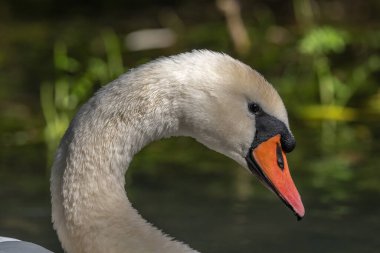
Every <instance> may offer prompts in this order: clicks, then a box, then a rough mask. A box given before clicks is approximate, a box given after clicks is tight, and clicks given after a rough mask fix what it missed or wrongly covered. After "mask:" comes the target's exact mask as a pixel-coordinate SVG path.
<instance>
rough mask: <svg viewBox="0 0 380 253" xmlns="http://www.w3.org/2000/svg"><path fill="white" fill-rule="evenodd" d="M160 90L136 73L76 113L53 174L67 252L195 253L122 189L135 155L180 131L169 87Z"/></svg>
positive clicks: (56, 214)
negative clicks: (143, 213) (145, 215)
mask: <svg viewBox="0 0 380 253" xmlns="http://www.w3.org/2000/svg"><path fill="white" fill-rule="evenodd" d="M159 82H162V84H161V86H160V87H157V83H154V85H153V83H152V81H151V80H146V78H145V77H144V78H143V79H142V78H141V77H139V73H134V72H132V73H130V74H128V75H126V76H124V77H121V78H120V79H118V80H116V81H114V82H113V83H111V84H109V85H107V86H106V87H105V88H103V89H101V90H100V91H99V92H98V93H97V94H96V95H95V96H94V97H93V98H92V99H90V100H89V101H88V102H87V103H86V104H85V105H84V106H83V107H82V108H81V109H80V111H79V112H78V114H77V116H76V117H75V118H74V120H73V121H72V123H71V125H70V127H69V129H68V130H67V132H66V134H65V136H64V137H63V139H62V142H61V144H60V147H59V148H58V151H57V155H56V159H55V162H54V165H53V169H52V176H51V192H52V218H53V223H54V227H55V229H56V230H57V233H58V236H59V239H60V241H61V243H62V245H63V247H64V249H65V250H66V251H67V252H69V253H77V252H78V253H79V252H86V253H87V252H95V253H96V252H99V253H100V252H114V253H118V252H168V253H170V252H177V253H181V252H196V251H194V250H192V249H191V248H189V247H188V246H186V245H185V244H182V243H180V242H177V241H175V240H173V239H172V238H170V237H168V236H167V235H165V234H164V233H162V232H161V231H160V230H158V229H156V228H155V227H153V226H152V225H151V224H149V223H148V222H146V221H145V220H144V219H143V218H142V217H141V216H140V215H139V214H138V212H137V211H136V210H135V209H134V208H133V207H132V205H131V203H130V202H129V200H128V197H127V195H126V192H125V189H124V186H125V176H124V174H125V173H126V171H127V168H128V165H129V163H130V162H131V160H132V158H133V155H134V154H136V153H137V152H138V151H139V150H140V149H141V148H143V147H144V146H145V145H147V144H148V143H150V142H152V141H154V140H157V139H160V138H163V137H168V136H171V135H174V134H176V133H177V131H178V125H179V123H178V108H177V106H176V103H177V102H176V101H175V100H174V99H173V98H174V97H176V95H175V94H173V93H172V92H171V90H172V89H171V88H170V85H171V82H170V81H168V80H159Z"/></svg>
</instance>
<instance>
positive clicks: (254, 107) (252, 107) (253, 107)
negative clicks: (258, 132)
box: [248, 103, 261, 114]
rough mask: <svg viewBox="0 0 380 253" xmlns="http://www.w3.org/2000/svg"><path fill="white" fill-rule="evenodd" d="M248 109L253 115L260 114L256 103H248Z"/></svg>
mask: <svg viewBox="0 0 380 253" xmlns="http://www.w3.org/2000/svg"><path fill="white" fill-rule="evenodd" d="M248 109H249V111H250V112H251V113H253V114H258V113H259V112H261V107H260V106H259V105H258V104H256V103H249V104H248Z"/></svg>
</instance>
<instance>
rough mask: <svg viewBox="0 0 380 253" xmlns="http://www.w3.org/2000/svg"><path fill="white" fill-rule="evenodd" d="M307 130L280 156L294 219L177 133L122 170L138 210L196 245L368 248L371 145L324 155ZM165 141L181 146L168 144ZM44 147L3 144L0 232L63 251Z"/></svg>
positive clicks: (240, 173)
mask: <svg viewBox="0 0 380 253" xmlns="http://www.w3.org/2000/svg"><path fill="white" fill-rule="evenodd" d="M297 135H299V134H298V133H296V136H297ZM308 136H309V135H307V134H305V135H303V134H302V137H303V138H298V149H299V150H298V151H296V152H294V153H292V154H290V155H289V164H290V168H291V169H292V172H293V175H294V180H295V182H296V184H297V186H298V189H299V191H300V193H301V195H302V198H303V201H304V204H305V208H306V216H305V218H304V220H302V221H301V222H297V221H296V218H295V217H294V216H293V214H292V213H291V211H290V210H288V209H287V208H286V207H285V206H284V205H283V204H282V202H281V201H279V200H278V198H277V197H276V196H275V195H274V194H272V193H270V192H269V191H267V190H266V189H264V187H262V186H261V185H259V183H258V181H257V180H256V179H255V178H254V177H253V176H251V175H249V173H248V172H246V171H244V170H242V169H237V168H236V167H237V165H235V164H234V163H232V162H229V160H227V159H224V158H222V157H221V156H220V155H218V154H216V153H214V152H211V151H206V149H205V148H204V147H202V146H201V145H199V144H196V143H194V142H193V141H189V140H186V139H173V140H167V141H164V142H161V143H158V144H157V143H156V144H153V145H151V146H150V147H148V148H147V149H145V150H144V151H143V152H142V153H141V154H139V155H138V156H137V157H136V159H135V160H134V162H133V164H132V167H131V170H130V173H128V176H127V177H128V182H129V183H128V185H127V189H128V196H129V198H130V199H131V201H132V203H133V204H134V206H135V207H136V208H137V209H138V210H140V212H141V214H142V215H143V216H144V217H145V218H146V219H148V220H149V221H151V222H152V223H153V224H155V225H156V226H158V227H159V228H162V229H163V230H164V231H165V232H167V233H169V234H170V235H172V236H174V237H176V238H178V239H179V240H181V241H184V242H186V243H188V244H189V245H191V246H192V247H193V248H195V249H198V250H200V251H201V252H209V253H211V252H218V253H223V252H264V251H265V252H278V251H279V249H280V250H281V251H282V252H294V253H296V252H345V253H349V252H375V251H376V249H378V248H379V247H380V241H379V240H378V238H377V237H378V236H377V235H378V233H379V231H380V218H379V214H380V202H379V201H378V200H379V192H380V190H379V184H378V182H379V174H380V170H378V168H377V167H378V164H379V162H380V158H379V157H378V156H377V155H376V154H377V152H375V150H376V148H374V146H372V149H371V148H368V150H364V151H365V152H361V151H360V150H359V151H355V147H353V148H352V149H346V150H347V151H345V152H337V154H336V155H326V154H323V152H318V151H317V150H316V149H315V148H313V145H312V144H311V143H313V142H314V141H315V140H313V139H312V138H311V139H310V138H307V137H308ZM298 137H299V136H298ZM309 142H310V143H309ZM373 145H376V144H373ZM173 146H175V147H177V148H178V149H179V150H181V151H180V152H178V154H176V153H173V152H172V151H170V149H169V148H170V147H173ZM377 147H378V146H377ZM301 148H302V149H301ZM358 149H360V148H358ZM363 149H366V148H363ZM43 153H44V149H43V147H41V146H39V145H32V146H18V147H17V146H16V147H7V148H6V149H3V150H2V152H1V170H0V176H1V177H0V197H1V205H0V235H4V236H10V237H16V238H20V239H23V240H30V241H33V242H36V243H38V244H41V245H43V246H45V247H47V248H49V249H51V250H54V251H56V252H62V250H61V248H60V245H59V242H58V240H57V237H56V235H55V233H54V231H53V229H52V226H51V223H50V204H49V191H48V189H49V185H48V176H47V175H45V171H44V170H42V169H41V168H43V164H44V161H45V160H44V158H43V155H42V154H43ZM164 153H166V154H167V155H166V157H163V154H164ZM173 154H174V155H173ZM20 158H23V159H20ZM195 162H196V163H195ZM152 168H155V169H152ZM176 168H177V169H176ZM196 168H201V169H199V170H197V169H196Z"/></svg>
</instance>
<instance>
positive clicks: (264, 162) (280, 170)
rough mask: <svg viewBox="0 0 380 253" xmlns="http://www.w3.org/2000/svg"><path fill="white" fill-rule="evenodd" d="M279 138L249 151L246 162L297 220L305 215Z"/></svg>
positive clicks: (272, 138) (274, 137) (276, 137)
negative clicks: (291, 211)
mask: <svg viewBox="0 0 380 253" xmlns="http://www.w3.org/2000/svg"><path fill="white" fill-rule="evenodd" d="M280 138H281V136H280V135H279V134H278V135H275V136H273V137H271V138H269V139H268V140H266V141H264V142H262V143H260V144H259V145H258V146H257V147H256V148H253V149H251V150H250V152H249V154H248V156H247V161H248V164H249V167H250V169H251V171H252V172H254V173H255V174H256V175H257V176H258V177H259V179H260V181H261V182H263V183H264V185H265V186H266V187H268V188H269V189H270V190H271V191H273V192H274V193H276V194H277V195H278V196H279V197H280V198H281V200H282V201H283V202H284V203H285V205H287V206H288V207H289V208H290V209H292V210H293V212H294V213H295V215H296V216H297V218H298V219H301V218H302V217H303V216H304V215H305V208H304V207H303V204H302V200H301V197H300V195H299V193H298V190H297V188H296V186H295V185H294V182H293V179H292V177H291V175H290V171H289V167H288V162H287V160H286V156H285V153H284V151H283V150H282V148H281V141H280Z"/></svg>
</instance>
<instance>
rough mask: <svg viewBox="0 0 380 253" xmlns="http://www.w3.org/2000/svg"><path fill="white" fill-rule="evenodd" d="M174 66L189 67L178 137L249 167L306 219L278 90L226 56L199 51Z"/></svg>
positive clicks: (181, 57)
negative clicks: (291, 166)
mask: <svg viewBox="0 0 380 253" xmlns="http://www.w3.org/2000/svg"><path fill="white" fill-rule="evenodd" d="M173 61H174V62H175V63H181V64H182V66H184V63H185V66H189V67H184V68H182V69H181V71H180V73H179V74H178V75H177V76H176V78H177V80H179V82H181V83H186V85H184V86H183V87H182V90H181V93H180V97H181V98H182V101H181V102H180V103H181V105H179V107H180V108H182V114H181V117H180V131H181V132H180V133H179V134H181V135H188V136H192V137H194V138H195V139H197V141H199V142H201V143H203V144H204V145H206V146H207V147H209V148H211V149H213V150H216V151H218V152H220V153H222V154H224V155H226V156H228V157H230V158H232V159H233V160H235V161H236V162H238V163H239V164H240V165H242V166H243V167H245V168H247V169H248V170H249V171H251V172H252V173H253V174H255V175H256V176H257V177H258V178H259V180H260V181H261V182H262V183H263V184H264V185H265V186H266V187H267V188H269V189H270V190H271V191H273V192H274V193H275V194H276V195H277V196H279V198H280V199H281V200H282V201H283V202H284V203H285V205H286V206H288V207H289V208H290V209H291V210H292V211H293V212H294V213H295V215H296V216H297V217H298V218H299V219H300V218H302V217H303V216H304V213H305V210H304V207H303V204H302V201H301V198H300V195H299V193H298V190H297V188H296V187H295V185H294V183H293V180H292V178H291V175H290V172H289V168H288V164H287V159H286V155H285V153H288V152H290V151H292V150H293V149H294V147H295V139H294V137H293V135H292V133H291V131H290V128H289V123H288V116H287V112H286V109H285V106H284V103H283V102H282V99H281V98H280V96H279V95H278V93H277V91H276V90H275V89H274V88H273V86H272V85H271V84H269V83H268V82H267V81H266V80H265V79H264V78H263V77H262V76H261V75H260V74H259V73H258V72H256V71H255V70H253V69H252V68H250V67H249V66H247V65H245V64H243V63H241V62H240V61H237V60H235V59H233V58H231V57H230V56H228V55H225V54H219V53H214V52H210V51H195V52H192V53H187V54H182V55H178V56H176V58H175V59H173ZM186 62H187V63H188V64H186ZM171 73H173V74H174V75H175V74H176V71H172V72H171ZM185 79H186V81H185Z"/></svg>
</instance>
